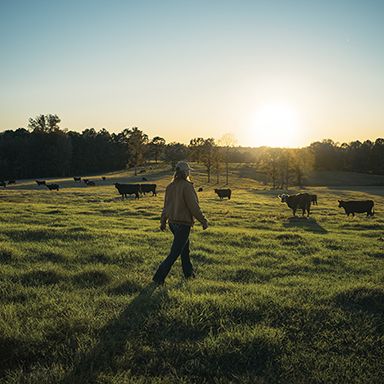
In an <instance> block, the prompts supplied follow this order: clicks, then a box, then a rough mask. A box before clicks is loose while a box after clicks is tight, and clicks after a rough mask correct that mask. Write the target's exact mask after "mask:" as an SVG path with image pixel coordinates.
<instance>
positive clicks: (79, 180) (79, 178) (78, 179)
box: [73, 176, 81, 183]
mask: <svg viewBox="0 0 384 384" xmlns="http://www.w3.org/2000/svg"><path fill="white" fill-rule="evenodd" d="M73 180H75V181H76V182H80V183H81V177H76V176H74V177H73Z"/></svg>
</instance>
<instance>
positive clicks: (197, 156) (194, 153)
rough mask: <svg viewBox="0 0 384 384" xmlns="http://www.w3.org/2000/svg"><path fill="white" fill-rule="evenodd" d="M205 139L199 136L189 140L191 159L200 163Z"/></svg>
mask: <svg viewBox="0 0 384 384" xmlns="http://www.w3.org/2000/svg"><path fill="white" fill-rule="evenodd" d="M204 144H205V140H204V139H203V138H202V137H197V138H195V139H192V140H191V141H190V142H189V145H188V148H189V151H190V159H191V160H192V161H196V162H197V163H200V162H201V160H202V156H203V153H204Z"/></svg>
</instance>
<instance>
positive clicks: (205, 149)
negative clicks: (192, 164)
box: [201, 138, 216, 183]
mask: <svg viewBox="0 0 384 384" xmlns="http://www.w3.org/2000/svg"><path fill="white" fill-rule="evenodd" d="M215 147H216V144H215V139H213V138H209V139H205V140H204V144H203V145H202V154H201V161H202V162H203V164H204V165H205V168H206V169H207V178H208V183H210V182H211V172H212V167H213V166H214V161H215V151H216V148H215Z"/></svg>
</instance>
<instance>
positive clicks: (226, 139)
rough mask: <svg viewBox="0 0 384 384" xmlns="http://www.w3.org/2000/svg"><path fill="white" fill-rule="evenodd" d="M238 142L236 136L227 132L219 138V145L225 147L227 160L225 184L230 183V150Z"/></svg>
mask: <svg viewBox="0 0 384 384" xmlns="http://www.w3.org/2000/svg"><path fill="white" fill-rule="evenodd" d="M235 144H236V138H235V137H234V136H233V135H232V134H230V133H226V134H225V135H223V136H222V137H221V139H220V140H219V145H220V146H222V147H223V148H224V154H223V158H224V162H225V184H227V185H228V182H229V181H228V180H229V160H230V150H231V148H232V147H233V146H234V145H235Z"/></svg>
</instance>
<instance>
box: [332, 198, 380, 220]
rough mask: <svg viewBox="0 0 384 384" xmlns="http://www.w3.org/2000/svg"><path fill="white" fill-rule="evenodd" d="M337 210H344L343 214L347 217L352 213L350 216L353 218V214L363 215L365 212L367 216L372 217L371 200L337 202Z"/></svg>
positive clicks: (372, 203)
mask: <svg viewBox="0 0 384 384" xmlns="http://www.w3.org/2000/svg"><path fill="white" fill-rule="evenodd" d="M338 202H339V208H344V211H345V213H346V214H347V216H349V215H350V214H351V213H352V216H355V213H364V212H367V216H373V214H374V211H373V206H374V204H375V203H374V202H373V200H361V201H358V200H351V201H344V200H338Z"/></svg>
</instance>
